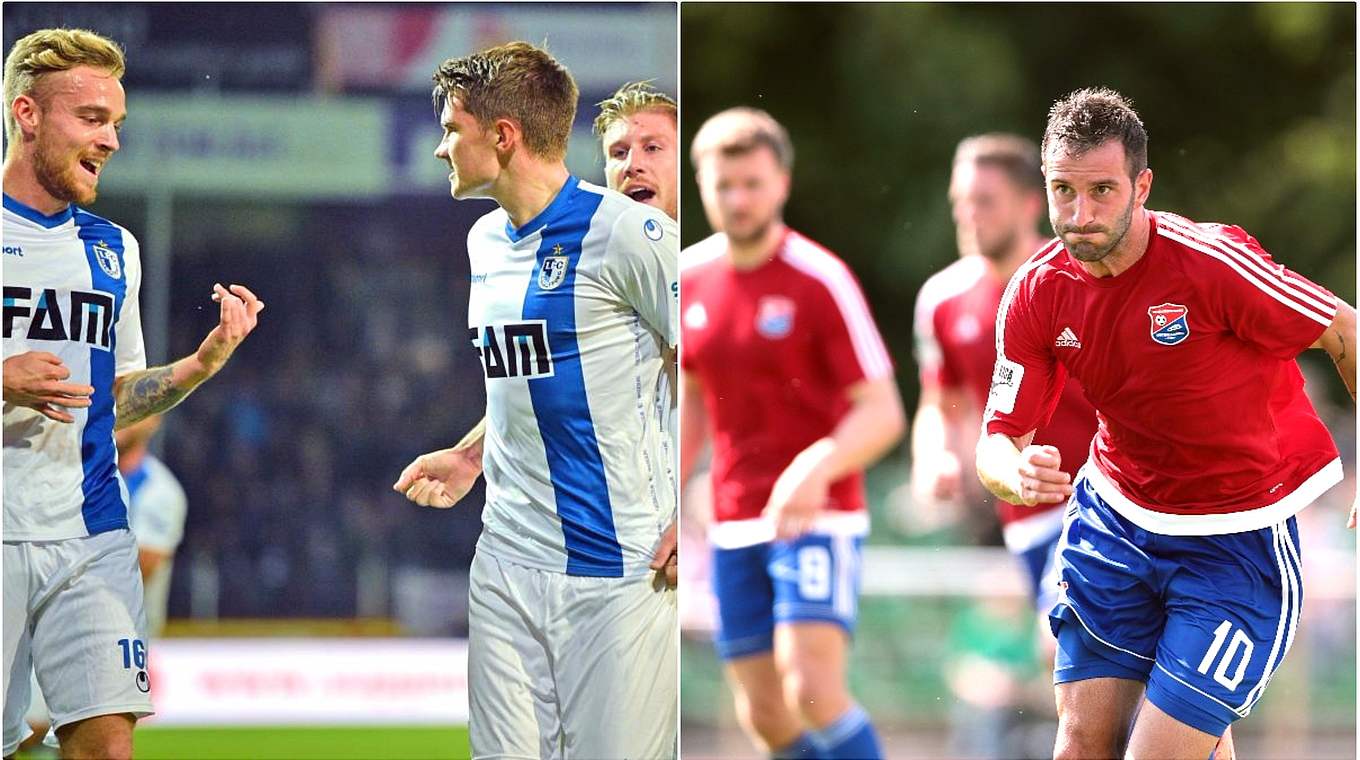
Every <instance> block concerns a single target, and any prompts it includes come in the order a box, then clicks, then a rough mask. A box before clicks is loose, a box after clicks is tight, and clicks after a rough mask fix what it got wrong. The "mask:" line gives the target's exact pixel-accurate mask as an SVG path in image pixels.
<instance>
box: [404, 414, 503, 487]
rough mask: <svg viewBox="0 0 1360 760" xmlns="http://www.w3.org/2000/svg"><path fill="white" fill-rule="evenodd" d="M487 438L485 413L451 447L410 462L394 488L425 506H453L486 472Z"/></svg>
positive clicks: (423, 455)
mask: <svg viewBox="0 0 1360 760" xmlns="http://www.w3.org/2000/svg"><path fill="white" fill-rule="evenodd" d="M485 442H486V417H482V419H481V420H480V421H479V422H478V423H477V424H476V425H473V426H472V429H471V430H469V431H468V433H467V435H465V436H463V439H462V440H460V441H459V442H458V443H456V444H454V445H453V446H452V447H451V448H447V449H440V450H439V451H431V452H430V453H428V454H422V455H420V456H418V457H416V459H415V461H414V462H411V463H410V464H408V465H406V469H404V470H402V471H401V477H399V478H397V482H396V483H394V484H392V490H394V491H396V492H397V493H400V494H403V495H405V496H406V498H407V499H410V500H411V501H413V502H415V503H417V504H419V505H420V506H422V507H435V508H437V509H448V508H449V507H452V506H453V505H455V504H457V503H458V502H459V501H461V500H462V498H463V497H464V496H466V495H467V492H468V491H471V490H472V485H473V484H474V483H476V482H477V476H479V475H481V474H482V448H483V444H484V443H485Z"/></svg>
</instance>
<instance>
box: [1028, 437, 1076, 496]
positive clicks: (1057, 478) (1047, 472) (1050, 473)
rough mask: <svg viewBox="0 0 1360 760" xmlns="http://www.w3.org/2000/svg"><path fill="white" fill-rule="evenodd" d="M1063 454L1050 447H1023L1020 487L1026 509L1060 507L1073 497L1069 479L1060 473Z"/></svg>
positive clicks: (1063, 473)
mask: <svg viewBox="0 0 1360 760" xmlns="http://www.w3.org/2000/svg"><path fill="white" fill-rule="evenodd" d="M1061 467H1062V454H1061V453H1059V452H1058V449H1057V448H1055V447H1053V446H1026V447H1025V449H1024V450H1023V451H1021V452H1020V487H1019V490H1017V491H1016V494H1017V495H1018V496H1019V497H1020V502H1021V503H1022V504H1025V505H1027V506H1031V507H1032V506H1034V505H1036V504H1061V503H1062V502H1064V501H1067V497H1069V496H1071V495H1072V476H1070V475H1068V474H1067V473H1065V472H1063V471H1062V470H1061V469H1059V468H1061Z"/></svg>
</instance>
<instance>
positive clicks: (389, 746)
mask: <svg viewBox="0 0 1360 760" xmlns="http://www.w3.org/2000/svg"><path fill="white" fill-rule="evenodd" d="M134 749H135V752H136V756H137V758H138V760H171V759H172V758H173V759H174V760H238V759H244V758H250V760H274V758H279V760H283V759H284V758H287V760H361V759H362V760H379V759H380V758H384V759H385V758H390V759H391V760H446V759H447V760H453V759H454V758H468V757H471V755H472V753H471V751H470V750H469V749H468V732H467V728H466V727H465V726H449V727H437V728H429V727H424V726H416V727H394V726H373V727H367V726H365V727H356V728H347V727H332V726H321V727H315V728H307V727H293V726H287V727H282V726H281V727H256V726H252V727H240V728H156V727H146V728H139V729H137V734H136V738H135V748H134Z"/></svg>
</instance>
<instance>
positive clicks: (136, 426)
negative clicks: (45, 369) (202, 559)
mask: <svg viewBox="0 0 1360 760" xmlns="http://www.w3.org/2000/svg"><path fill="white" fill-rule="evenodd" d="M160 426H161V417H160V415H152V416H150V417H147V418H146V419H144V420H142V421H140V422H135V423H133V424H131V425H129V426H127V427H125V428H122V429H121V430H118V431H115V432H114V434H113V438H114V441H115V442H116V443H117V446H118V472H119V473H120V474H121V475H122V476H123V482H124V483H126V484H127V489H128V498H129V501H128V527H129V528H131V529H132V535H133V537H135V538H136V540H137V564H138V565H139V566H140V567H141V571H142V586H143V589H144V591H143V596H142V598H143V606H144V607H145V609H146V630H147V636H148V637H150V638H159V637H160V636H161V634H162V633H163V632H164V631H165V618H166V610H167V609H168V607H169V603H170V571H171V568H172V566H173V564H174V559H175V549H177V548H178V547H179V542H180V539H182V538H183V537H184V520H185V518H186V516H187V515H188V506H189V504H188V499H187V498H186V497H185V495H184V488H183V486H181V485H180V483H179V480H178V479H177V478H176V477H175V475H174V473H172V472H170V468H169V467H166V466H165V464H164V463H163V462H161V460H159V459H157V458H156V457H155V456H152V454H151V452H150V451H149V444H150V443H151V439H152V437H154V436H155V435H156V431H157V430H159V429H160ZM148 643H149V642H148ZM32 689H33V691H32V696H33V701H32V704H31V705H30V706H29V710H28V715H27V721H28V724H29V726H30V727H32V729H33V732H34V733H35V734H37V735H38V736H42V735H43V734H45V733H47V727H48V724H49V723H51V716H50V714H49V713H48V709H47V701H46V700H45V699H44V698H43V696H42V689H41V687H40V686H39V685H38V682H37V678H36V677H34V679H33V683H32ZM50 742H51V739H49V743H50Z"/></svg>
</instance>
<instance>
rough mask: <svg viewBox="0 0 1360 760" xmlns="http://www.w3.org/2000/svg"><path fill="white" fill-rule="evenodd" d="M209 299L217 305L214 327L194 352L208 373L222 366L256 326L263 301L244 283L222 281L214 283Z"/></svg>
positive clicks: (262, 309) (262, 307) (212, 372)
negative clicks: (232, 283) (227, 285)
mask: <svg viewBox="0 0 1360 760" xmlns="http://www.w3.org/2000/svg"><path fill="white" fill-rule="evenodd" d="M212 300H213V301H215V302H217V304H218V309H219V315H218V322H217V327H214V328H213V330H212V332H210V333H208V337H206V338H204V339H203V343H201V344H200V345H199V347H198V353H197V356H198V361H199V363H200V364H202V365H203V368H204V369H205V370H206V371H207V372H208V374H210V375H211V374H215V373H216V372H217V371H218V370H220V369H222V365H224V364H226V363H227V359H230V358H231V354H232V352H233V351H235V350H236V347H237V346H239V345H241V341H243V340H245V339H246V336H247V335H249V334H250V331H251V330H254V329H255V325H256V323H257V322H258V321H259V316H260V312H261V311H264V301H261V300H260V299H259V298H257V297H256V296H255V294H254V293H252V292H250V289H249V288H247V287H246V286H244V285H232V286H231V287H230V288H224V287H222V285H221V283H213V293H212Z"/></svg>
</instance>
